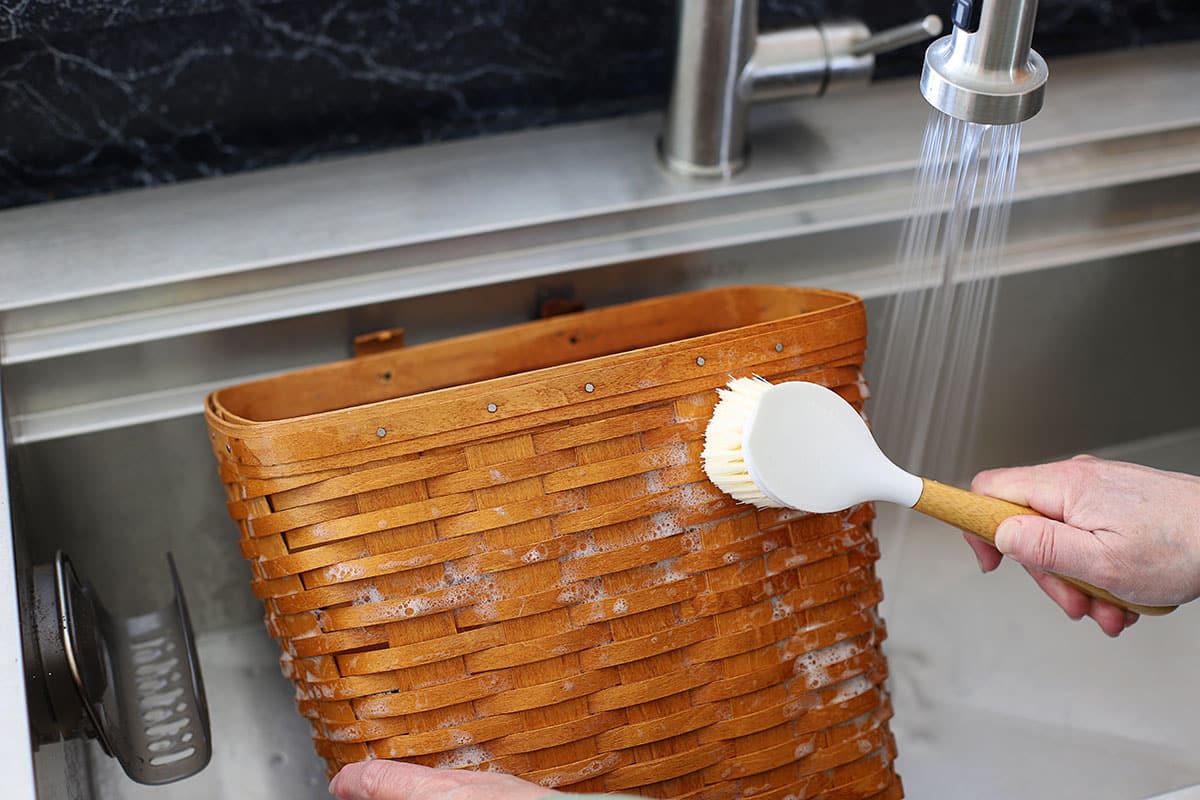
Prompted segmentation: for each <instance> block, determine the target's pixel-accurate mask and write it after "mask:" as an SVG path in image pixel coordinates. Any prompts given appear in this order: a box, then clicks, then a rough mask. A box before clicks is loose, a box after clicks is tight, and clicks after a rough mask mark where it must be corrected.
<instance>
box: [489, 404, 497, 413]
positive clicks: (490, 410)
mask: <svg viewBox="0 0 1200 800" xmlns="http://www.w3.org/2000/svg"><path fill="white" fill-rule="evenodd" d="M497 408H499V406H497V405H496V404H495V403H488V412H489V413H491V414H495V413H496V409H497Z"/></svg>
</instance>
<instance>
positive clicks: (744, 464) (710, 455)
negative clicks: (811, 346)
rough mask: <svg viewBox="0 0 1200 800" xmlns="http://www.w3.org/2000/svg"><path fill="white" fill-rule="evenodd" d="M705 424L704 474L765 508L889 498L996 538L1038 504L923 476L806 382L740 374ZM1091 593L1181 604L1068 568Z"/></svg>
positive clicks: (1150, 609) (817, 508)
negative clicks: (1114, 590)
mask: <svg viewBox="0 0 1200 800" xmlns="http://www.w3.org/2000/svg"><path fill="white" fill-rule="evenodd" d="M717 394H718V396H719V398H720V399H719V400H718V402H717V406H716V408H715V409H713V415H712V419H711V420H709V423H708V428H707V429H706V430H705V432H704V450H703V452H702V453H701V460H702V461H703V464H704V472H705V473H706V474H707V475H708V477H709V479H710V480H711V481H712V482H713V483H714V484H716V485H717V487H718V488H719V489H721V491H723V492H725V493H726V494H728V495H730V496H732V497H733V498H734V499H735V500H738V501H740V502H743V503H749V504H752V505H755V506H758V507H759V508H795V509H798V510H801V511H810V512H813V513H818V514H827V513H830V512H834V511H841V510H843V509H847V508H850V507H851V506H853V505H857V504H858V503H865V502H870V501H875V500H885V501H887V502H891V503H897V504H899V505H902V506H905V507H908V508H914V509H916V510H917V511H920V512H921V513H922V514H927V515H929V516H931V517H933V518H935V519H939V520H941V521H943V522H947V523H949V524H951V525H953V526H955V527H956V528H961V529H962V530H964V531H966V532H968V533H971V534H974V535H975V536H978V537H979V538H981V539H983V540H985V541H987V542H993V543H994V542H995V538H996V528H997V527H999V525H1000V523H1001V522H1003V521H1004V520H1006V519H1008V518H1009V517H1012V516H1016V515H1025V514H1032V515H1035V516H1040V515H1039V514H1038V512H1036V511H1034V510H1033V509H1031V508H1026V507H1024V506H1020V505H1017V504H1015V503H1009V502H1006V501H1004V500H998V499H996V498H994V497H986V496H984V495H979V494H974V493H972V492H968V491H965V490H963V489H957V488H955V487H953V486H946V485H945V484H942V483H938V482H937V481H933V480H929V479H928V478H920V477H918V476H916V475H913V474H911V473H908V472H906V471H904V470H903V469H901V468H900V467H898V466H896V465H895V464H893V463H892V462H891V461H890V460H889V459H888V457H887V456H885V455H884V454H883V452H882V451H880V449H879V445H878V444H876V443H875V439H874V437H872V435H871V431H870V429H869V428H868V427H867V423H866V421H865V420H864V419H863V418H862V416H861V415H860V414H859V413H858V412H857V411H855V410H854V407H853V406H851V405H850V404H849V403H847V402H846V401H845V400H843V399H842V398H841V396H839V395H838V394H837V393H835V392H833V391H830V390H829V389H826V388H825V387H824V386H821V385H820V384H816V383H808V382H805V381H791V382H787V383H780V384H772V383H770V382H769V381H766V380H763V379H762V378H757V377H755V378H734V379H732V380H731V381H730V382H729V385H728V387H727V388H724V389H718V390H717ZM1058 577H1060V578H1062V580H1064V581H1066V582H1067V583H1070V584H1072V585H1074V586H1077V587H1078V588H1079V589H1081V590H1083V591H1084V592H1085V593H1086V594H1088V595H1090V596H1092V597H1096V598H1099V599H1102V600H1107V601H1108V602H1110V603H1113V604H1114V605H1117V606H1120V607H1121V608H1125V609H1128V610H1129V611H1134V612H1136V613H1138V614H1150V615H1158V614H1166V613H1169V612H1170V611H1172V610H1174V606H1143V605H1139V604H1137V603H1130V602H1128V601H1126V600H1121V599H1120V598H1118V597H1115V596H1114V595H1112V594H1110V593H1108V592H1106V591H1104V590H1103V589H1100V588H1097V587H1095V586H1092V585H1091V584H1089V583H1085V582H1083V581H1080V580H1077V579H1075V578H1071V577H1067V576H1066V575H1059V576H1058Z"/></svg>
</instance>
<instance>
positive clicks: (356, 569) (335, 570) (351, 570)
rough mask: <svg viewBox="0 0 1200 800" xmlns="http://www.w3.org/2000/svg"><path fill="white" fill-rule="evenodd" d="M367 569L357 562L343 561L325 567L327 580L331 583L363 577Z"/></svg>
mask: <svg viewBox="0 0 1200 800" xmlns="http://www.w3.org/2000/svg"><path fill="white" fill-rule="evenodd" d="M365 571H366V570H364V569H363V568H362V567H361V566H359V565H357V564H347V563H345V562H341V563H338V564H333V565H332V566H328V567H326V568H325V580H327V581H329V582H330V583H341V582H343V581H348V580H352V579H354V578H361V577H362V575H363V573H364V572H365Z"/></svg>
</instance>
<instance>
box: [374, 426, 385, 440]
mask: <svg viewBox="0 0 1200 800" xmlns="http://www.w3.org/2000/svg"><path fill="white" fill-rule="evenodd" d="M375 435H376V436H378V437H379V438H380V439H382V438H383V437H385V436H387V428H382V427H380V428H376V429H375Z"/></svg>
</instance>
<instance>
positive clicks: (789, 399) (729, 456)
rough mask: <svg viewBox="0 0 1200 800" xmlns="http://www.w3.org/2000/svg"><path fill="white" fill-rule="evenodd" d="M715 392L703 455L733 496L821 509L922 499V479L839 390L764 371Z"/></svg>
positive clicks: (773, 504) (706, 467) (712, 474)
mask: <svg viewBox="0 0 1200 800" xmlns="http://www.w3.org/2000/svg"><path fill="white" fill-rule="evenodd" d="M717 392H718V395H719V397H720V400H719V401H718V403H717V406H716V408H715V409H713V416H712V419H711V420H709V423H708V428H707V430H706V431H705V434H704V451H703V453H702V454H701V459H702V461H703V464H704V471H705V473H707V475H708V477H709V479H710V480H711V481H712V482H713V483H715V484H716V485H717V487H718V488H720V489H721V491H723V492H725V493H726V494H729V495H730V496H732V497H733V498H734V499H736V500H740V501H741V502H743V503H752V504H753V505H756V506H758V507H759V508H780V507H788V508H797V509H801V510H803V511H812V512H815V513H821V514H824V513H829V512H832V511H841V510H842V509H846V508H849V507H851V506H853V505H857V504H858V503H864V502H867V501H871V500H886V501H889V502H893V503H900V504H902V505H905V506H912V505H914V504H915V503H916V502H917V500H919V499H920V497H921V489H922V484H921V479H920V478H918V477H916V476H915V475H910V474H909V473H907V472H905V471H904V470H902V469H900V468H899V467H897V466H896V465H895V464H893V463H892V462H891V461H889V460H888V458H887V456H885V455H884V454H883V453H882V452H881V451H880V450H879V446H878V445H877V444H876V443H875V439H874V438H873V437H872V436H871V431H870V429H869V428H867V423H866V421H865V420H863V418H862V417H861V416H860V415H859V413H858V412H857V411H855V410H854V407H853V406H851V405H850V404H849V403H847V402H846V401H845V400H843V399H842V398H841V397H840V396H839V395H838V394H837V393H836V392H833V391H830V390H829V389H826V388H825V387H824V386H821V385H819V384H815V383H807V382H804V381H791V382H788V383H781V384H777V385H773V384H771V383H769V382H767V381H764V380H762V379H761V378H735V379H733V380H731V381H730V382H729V385H728V388H725V389H718V390H717Z"/></svg>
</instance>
